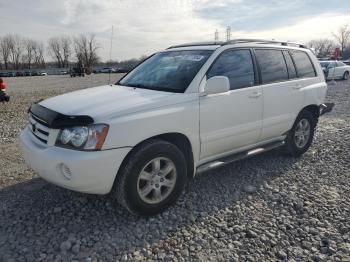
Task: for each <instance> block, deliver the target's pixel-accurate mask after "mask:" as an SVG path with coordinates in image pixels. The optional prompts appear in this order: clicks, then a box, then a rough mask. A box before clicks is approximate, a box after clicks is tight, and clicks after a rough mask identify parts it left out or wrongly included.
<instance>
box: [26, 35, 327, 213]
mask: <svg viewBox="0 0 350 262" xmlns="http://www.w3.org/2000/svg"><path fill="white" fill-rule="evenodd" d="M326 90H327V85H326V83H325V79H324V75H323V71H322V69H321V66H320V64H319V63H318V60H317V59H316V57H315V56H314V55H313V53H312V52H311V51H310V50H309V49H307V48H305V47H303V46H300V47H295V45H293V46H290V45H288V44H287V43H281V42H274V41H263V40H233V41H230V42H226V43H202V44H201V43H197V44H188V45H181V46H174V47H170V48H168V49H167V50H165V51H162V52H159V53H156V54H154V55H153V56H151V57H150V58H148V59H147V60H145V61H144V62H143V63H141V64H140V65H139V66H138V67H136V68H135V69H134V70H132V71H131V72H130V73H129V74H127V75H126V76H125V77H124V78H122V79H121V80H120V81H119V82H118V83H116V84H115V85H105V86H100V87H94V88H90V89H84V90H80V91H75V92H72V93H67V94H63V95H60V96H57V97H53V98H49V99H46V100H44V101H41V102H39V103H36V104H33V105H32V106H31V107H30V110H29V123H28V125H27V126H26V128H25V129H24V130H23V131H22V132H21V135H20V140H21V146H22V149H23V154H24V158H25V160H26V162H27V163H28V164H29V165H30V166H31V167H32V168H33V169H34V170H35V171H36V172H37V173H38V174H39V175H40V176H41V177H42V178H44V179H45V180H47V181H49V182H52V183H54V184H56V185H59V186H62V187H65V188H68V189H71V190H76V191H80V192H86V193H93V194H107V193H110V194H111V196H112V197H114V199H116V200H117V201H118V202H119V203H120V204H121V205H122V206H124V207H125V208H126V209H127V210H129V211H130V212H132V213H134V214H142V215H153V214H156V213H159V212H161V211H163V210H164V209H166V208H167V207H168V206H169V205H171V204H173V203H174V202H175V201H176V199H177V198H178V197H179V195H180V194H181V192H182V191H183V189H184V187H185V185H186V182H187V180H189V179H191V178H193V177H194V176H195V174H196V173H200V172H203V171H206V170H209V169H211V168H215V167H219V166H222V165H224V164H228V163H230V162H232V161H235V160H238V159H242V158H244V157H248V156H253V155H255V154H257V153H260V152H264V151H267V150H270V149H274V148H277V147H281V148H282V149H283V150H284V151H285V152H287V153H288V154H289V155H292V156H299V155H302V154H303V153H304V152H305V151H306V150H307V149H308V148H309V147H310V145H311V143H312V139H313V136H314V131H315V127H316V124H317V121H318V118H319V116H320V115H322V114H323V113H325V112H327V111H330V110H331V109H332V106H331V105H328V107H327V105H325V104H323V100H324V98H325V95H326Z"/></svg>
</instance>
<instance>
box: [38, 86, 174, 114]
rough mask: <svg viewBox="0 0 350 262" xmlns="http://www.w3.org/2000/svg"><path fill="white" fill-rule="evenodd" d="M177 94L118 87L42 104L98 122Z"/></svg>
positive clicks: (71, 94)
mask: <svg viewBox="0 0 350 262" xmlns="http://www.w3.org/2000/svg"><path fill="white" fill-rule="evenodd" d="M174 95H179V94H176V93H170V92H162V91H155V90H148V89H141V88H132V87H125V86H118V85H106V86H99V87H93V88H87V89H83V90H79V91H74V92H71V93H66V94H63V95H59V96H56V97H52V98H49V99H46V100H44V101H42V102H40V103H39V104H40V105H42V106H44V107H46V108H49V109H51V110H53V111H56V112H59V113H61V114H65V115H89V116H91V117H93V118H94V119H95V120H97V119H100V118H104V117H106V116H109V115H113V116H118V115H124V114H129V113H133V112H136V111H140V110H145V109H149V108H153V107H159V106H162V105H163V104H164V102H165V101H166V102H167V103H169V99H167V98H170V97H171V96H174Z"/></svg>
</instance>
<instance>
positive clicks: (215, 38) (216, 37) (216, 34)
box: [214, 29, 219, 42]
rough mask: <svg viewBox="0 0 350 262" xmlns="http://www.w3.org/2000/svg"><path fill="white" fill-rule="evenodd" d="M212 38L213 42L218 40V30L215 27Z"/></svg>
mask: <svg viewBox="0 0 350 262" xmlns="http://www.w3.org/2000/svg"><path fill="white" fill-rule="evenodd" d="M214 40H215V42H217V41H219V31H218V30H217V29H216V30H215V35H214Z"/></svg>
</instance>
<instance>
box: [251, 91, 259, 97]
mask: <svg viewBox="0 0 350 262" xmlns="http://www.w3.org/2000/svg"><path fill="white" fill-rule="evenodd" d="M260 96H261V92H253V93H251V94H250V95H249V97H250V98H258V97H260Z"/></svg>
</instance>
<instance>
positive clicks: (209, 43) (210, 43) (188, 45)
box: [167, 41, 226, 49]
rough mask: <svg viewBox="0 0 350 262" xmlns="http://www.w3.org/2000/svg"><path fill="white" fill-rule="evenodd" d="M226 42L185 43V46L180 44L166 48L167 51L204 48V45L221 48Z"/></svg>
mask: <svg viewBox="0 0 350 262" xmlns="http://www.w3.org/2000/svg"><path fill="white" fill-rule="evenodd" d="M225 43H226V42H222V41H218V42H215V41H208V42H195V43H187V44H181V45H173V46H170V47H168V48H167V49H171V48H178V47H190V46H205V45H218V46H222V45H224V44H225Z"/></svg>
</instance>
